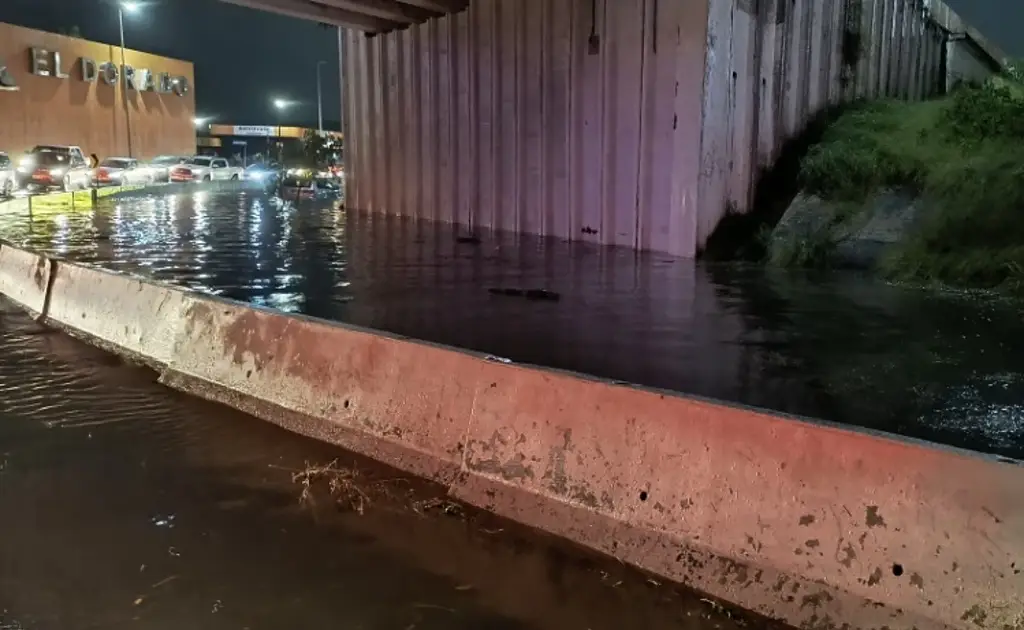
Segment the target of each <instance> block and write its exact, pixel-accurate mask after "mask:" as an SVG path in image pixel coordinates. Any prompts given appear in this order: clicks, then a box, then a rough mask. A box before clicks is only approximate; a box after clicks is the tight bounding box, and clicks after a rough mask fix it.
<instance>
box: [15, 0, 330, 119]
mask: <svg viewBox="0 0 1024 630" xmlns="http://www.w3.org/2000/svg"><path fill="white" fill-rule="evenodd" d="M114 6H115V5H114V3H112V2H109V1H108V0H0V22H9V23H12V24H19V25H21V26H27V27H29V28H35V29H39V30H44V31H53V32H61V31H65V30H66V29H69V28H71V27H72V26H77V27H78V28H79V30H80V31H81V33H82V37H84V38H85V39H91V40H94V41H99V42H106V43H110V44H115V45H116V44H117V43H118V40H119V36H118V30H117V10H116V9H115V8H114ZM124 28H125V35H124V39H125V45H126V46H127V47H128V48H135V49H138V50H142V51H145V52H151V53H154V54H158V55H165V56H168V57H175V58H178V59H185V60H187V61H191V62H193V63H194V64H195V72H196V101H197V102H196V113H197V115H199V116H212V117H214V118H215V122H222V123H235V124H249V125H252V124H270V125H273V124H277V116H278V114H277V111H276V110H274V109H273V105H272V103H271V100H272V99H273V98H275V97H277V98H285V99H288V100H292V101H300V102H301V103H300V104H299V105H297V106H296V107H294V108H293V111H291V112H289V114H288V115H286V117H285V118H284V119H283V121H282V122H283V123H284V124H299V125H303V126H308V127H315V126H316V62H317V61H318V60H320V59H323V60H325V61H327V62H328V63H327V65H325V66H323V67H322V68H321V69H320V72H321V76H322V77H323V86H324V126H325V127H327V128H337V127H338V125H339V122H338V121H339V120H340V118H341V114H340V104H339V103H340V100H341V99H340V91H339V88H338V81H339V73H338V36H337V32H336V31H335V30H333V29H330V30H328V29H324V28H322V27H320V26H318V25H317V24H316V23H314V22H307V21H304V20H297V19H292V18H288V17H284V16H280V15H277V14H272V13H264V12H261V11H254V10H252V9H247V8H245V7H238V6H235V5H232V4H228V3H226V2H220V1H219V0H148V1H147V2H146V6H145V8H144V9H142V10H141V11H139V12H138V13H136V14H135V15H131V16H129V15H127V14H126V15H125V25H124Z"/></svg>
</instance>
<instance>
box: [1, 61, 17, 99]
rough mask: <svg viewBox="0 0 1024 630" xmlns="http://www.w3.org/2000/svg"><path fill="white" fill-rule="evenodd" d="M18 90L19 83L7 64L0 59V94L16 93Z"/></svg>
mask: <svg viewBox="0 0 1024 630" xmlns="http://www.w3.org/2000/svg"><path fill="white" fill-rule="evenodd" d="M17 90H18V81H17V80H16V79H15V78H14V75H13V74H11V71H10V69H9V68H8V67H7V62H5V61H4V60H3V59H0V92H15V91H17Z"/></svg>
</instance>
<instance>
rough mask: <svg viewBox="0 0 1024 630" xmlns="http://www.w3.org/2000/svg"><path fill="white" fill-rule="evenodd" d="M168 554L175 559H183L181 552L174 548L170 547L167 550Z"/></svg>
mask: <svg viewBox="0 0 1024 630" xmlns="http://www.w3.org/2000/svg"><path fill="white" fill-rule="evenodd" d="M167 554H168V555H171V556H174V557H175V558H180V557H181V552H179V551H178V550H177V549H175V548H174V547H168V548H167Z"/></svg>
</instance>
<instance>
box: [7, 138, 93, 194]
mask: <svg viewBox="0 0 1024 630" xmlns="http://www.w3.org/2000/svg"><path fill="white" fill-rule="evenodd" d="M18 175H19V179H20V180H21V183H22V184H25V185H28V186H30V187H32V188H44V189H45V188H60V189H61V190H65V191H68V190H75V189H76V188H88V187H89V182H90V181H91V179H92V169H90V168H89V163H88V161H87V160H86V159H85V154H84V153H82V150H81V149H80V148H78V147H66V146H55V145H39V146H37V147H34V148H33V149H32V150H31V151H29V152H28V154H26V155H25V159H23V160H22V161H21V165H20V166H19V167H18Z"/></svg>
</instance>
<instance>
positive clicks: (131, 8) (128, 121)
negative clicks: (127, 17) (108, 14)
mask: <svg viewBox="0 0 1024 630" xmlns="http://www.w3.org/2000/svg"><path fill="white" fill-rule="evenodd" d="M141 7H142V5H141V4H140V3H138V2H129V1H125V2H120V3H118V5H117V26H118V29H119V30H120V31H121V73H122V74H124V71H125V67H126V66H125V62H124V14H125V11H127V12H128V13H136V12H138V10H139V9H140V8H141ZM121 93H122V94H123V95H124V122H125V128H126V130H127V131H128V157H132V114H131V109H130V108H129V107H128V82H127V81H125V80H124V78H123V77H122V79H121Z"/></svg>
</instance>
